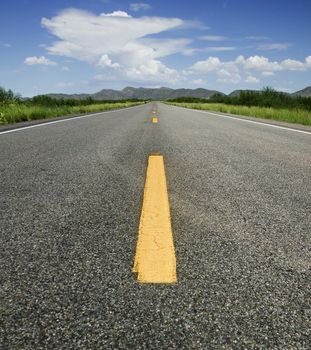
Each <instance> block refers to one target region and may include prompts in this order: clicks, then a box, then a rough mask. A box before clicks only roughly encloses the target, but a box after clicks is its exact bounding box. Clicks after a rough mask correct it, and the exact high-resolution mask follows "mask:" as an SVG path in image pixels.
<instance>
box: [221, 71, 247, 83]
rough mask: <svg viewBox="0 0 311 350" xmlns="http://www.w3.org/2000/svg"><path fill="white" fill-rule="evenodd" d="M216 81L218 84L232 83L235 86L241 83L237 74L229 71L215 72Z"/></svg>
mask: <svg viewBox="0 0 311 350" xmlns="http://www.w3.org/2000/svg"><path fill="white" fill-rule="evenodd" d="M217 76H218V79H217V81H218V82H220V83H232V84H237V83H239V82H240V81H241V76H240V74H239V73H237V72H234V71H231V72H230V71H229V70H226V69H220V70H219V71H218V72H217Z"/></svg>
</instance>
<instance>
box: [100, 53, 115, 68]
mask: <svg viewBox="0 0 311 350" xmlns="http://www.w3.org/2000/svg"><path fill="white" fill-rule="evenodd" d="M97 66H99V67H110V68H119V67H120V65H119V63H112V61H111V59H110V58H109V56H108V55H106V54H105V55H102V57H101V58H100V60H99V61H98V63H97Z"/></svg>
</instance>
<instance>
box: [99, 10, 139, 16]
mask: <svg viewBox="0 0 311 350" xmlns="http://www.w3.org/2000/svg"><path fill="white" fill-rule="evenodd" d="M100 15H101V17H132V16H130V15H129V14H128V13H126V12H125V11H113V12H111V13H101V14H100Z"/></svg>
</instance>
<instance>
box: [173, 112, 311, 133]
mask: <svg viewBox="0 0 311 350" xmlns="http://www.w3.org/2000/svg"><path fill="white" fill-rule="evenodd" d="M171 106H172V107H175V108H180V109H189V110H190V111H193V112H197V113H203V114H211V115H215V116H218V117H222V118H227V119H233V120H237V121H240V122H244V123H251V124H258V125H263V126H270V127H271V128H277V129H283V130H287V131H294V132H300V133H302V134H307V135H310V136H311V132H310V131H303V130H298V129H294V128H288V127H286V126H279V125H274V124H268V123H264V122H256V121H255V120H249V119H243V116H241V117H239V116H238V115H237V116H236V117H234V116H231V115H225V114H219V113H214V112H210V111H199V110H197V109H193V108H185V107H179V106H173V105H171Z"/></svg>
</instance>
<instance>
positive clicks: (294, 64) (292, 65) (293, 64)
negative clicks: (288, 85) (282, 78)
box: [281, 59, 307, 70]
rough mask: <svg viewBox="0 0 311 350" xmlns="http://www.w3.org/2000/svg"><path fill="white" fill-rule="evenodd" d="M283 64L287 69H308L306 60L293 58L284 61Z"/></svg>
mask: <svg viewBox="0 0 311 350" xmlns="http://www.w3.org/2000/svg"><path fill="white" fill-rule="evenodd" d="M281 66H282V68H283V69H285V70H306V68H307V67H306V65H305V63H304V62H300V61H297V60H291V59H287V60H284V61H282V62H281Z"/></svg>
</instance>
